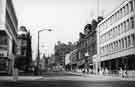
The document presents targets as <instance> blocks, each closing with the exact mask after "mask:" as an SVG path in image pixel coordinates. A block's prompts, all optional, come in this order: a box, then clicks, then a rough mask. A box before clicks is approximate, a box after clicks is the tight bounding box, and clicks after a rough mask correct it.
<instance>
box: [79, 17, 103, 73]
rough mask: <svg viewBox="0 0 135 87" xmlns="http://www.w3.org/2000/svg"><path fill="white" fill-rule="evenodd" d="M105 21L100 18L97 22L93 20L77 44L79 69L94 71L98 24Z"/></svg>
mask: <svg viewBox="0 0 135 87" xmlns="http://www.w3.org/2000/svg"><path fill="white" fill-rule="evenodd" d="M101 20H103V17H98V19H97V20H92V22H91V24H87V25H86V26H85V27H84V33H80V38H79V41H78V44H77V49H78V58H79V61H78V67H80V68H85V69H87V71H88V69H93V56H94V55H96V54H97V35H96V28H97V24H98V23H99V22H100V21H101Z"/></svg>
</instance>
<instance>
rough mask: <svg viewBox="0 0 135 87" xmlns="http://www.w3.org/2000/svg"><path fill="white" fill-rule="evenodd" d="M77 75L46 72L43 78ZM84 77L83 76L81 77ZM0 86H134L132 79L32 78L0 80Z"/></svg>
mask: <svg viewBox="0 0 135 87" xmlns="http://www.w3.org/2000/svg"><path fill="white" fill-rule="evenodd" d="M50 77H57V78H58V77H77V78H78V79H79V78H82V77H81V76H78V75H73V74H68V73H62V72H60V73H58V72H57V73H52V72H50V73H46V74H45V75H44V78H50ZM83 78H84V77H83ZM0 87H135V82H134V81H115V80H114V81H91V80H90V81H84V80H66V79H65V80H60V79H57V80H41V79H40V80H33V81H17V82H13V81H0Z"/></svg>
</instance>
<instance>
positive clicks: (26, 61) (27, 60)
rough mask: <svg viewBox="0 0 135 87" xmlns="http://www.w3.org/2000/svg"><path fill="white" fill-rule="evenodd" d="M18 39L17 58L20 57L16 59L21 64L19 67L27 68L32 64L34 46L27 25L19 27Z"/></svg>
mask: <svg viewBox="0 0 135 87" xmlns="http://www.w3.org/2000/svg"><path fill="white" fill-rule="evenodd" d="M17 41H18V43H17V49H16V50H17V51H16V58H18V59H16V60H17V61H16V62H18V64H20V67H19V68H22V67H23V68H24V69H25V70H27V69H28V67H29V66H31V64H32V48H31V36H30V32H28V31H27V29H26V27H25V26H21V27H20V28H19V31H18V35H17ZM21 64H22V65H21ZM17 66H19V65H17Z"/></svg>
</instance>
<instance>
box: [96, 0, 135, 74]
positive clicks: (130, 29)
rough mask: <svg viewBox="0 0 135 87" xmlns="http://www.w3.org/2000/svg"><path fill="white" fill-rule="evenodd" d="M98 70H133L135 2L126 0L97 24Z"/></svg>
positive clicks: (134, 59)
mask: <svg viewBox="0 0 135 87" xmlns="http://www.w3.org/2000/svg"><path fill="white" fill-rule="evenodd" d="M97 31H98V33H97V36H98V37H97V39H98V46H97V48H98V62H99V65H100V67H99V68H104V69H105V68H107V69H109V70H111V71H112V70H114V71H115V70H119V69H120V68H123V69H124V68H126V69H128V70H135V62H134V61H135V0H126V1H125V2H123V3H122V4H121V5H120V6H119V7H118V8H116V9H115V10H114V11H113V12H112V13H111V14H110V15H108V16H107V17H105V19H104V20H103V21H101V22H100V23H99V24H98V28H97Z"/></svg>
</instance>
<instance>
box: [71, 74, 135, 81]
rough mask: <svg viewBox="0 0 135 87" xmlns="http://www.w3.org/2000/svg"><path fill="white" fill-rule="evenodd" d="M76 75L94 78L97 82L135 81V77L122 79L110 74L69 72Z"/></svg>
mask: <svg viewBox="0 0 135 87" xmlns="http://www.w3.org/2000/svg"><path fill="white" fill-rule="evenodd" d="M68 73H72V74H75V75H80V76H83V77H86V78H92V79H97V80H124V81H135V77H127V78H122V77H120V76H118V75H114V74H109V75H100V74H89V73H81V72H68Z"/></svg>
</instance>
